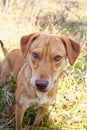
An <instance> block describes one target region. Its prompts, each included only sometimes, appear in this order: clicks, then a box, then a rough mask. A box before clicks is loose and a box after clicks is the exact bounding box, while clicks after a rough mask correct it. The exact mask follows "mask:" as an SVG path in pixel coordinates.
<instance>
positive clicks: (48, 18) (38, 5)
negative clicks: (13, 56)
mask: <svg viewBox="0 0 87 130" xmlns="http://www.w3.org/2000/svg"><path fill="white" fill-rule="evenodd" d="M32 32H41V33H45V34H53V35H61V34H63V35H66V36H68V37H71V38H73V39H75V40H77V41H78V42H79V43H80V44H81V54H80V56H79V58H78V59H77V61H76V63H75V65H74V66H70V65H69V64H68V66H67V67H66V68H65V70H64V72H63V74H62V76H61V78H60V81H59V89H58V94H57V97H56V100H55V103H54V104H52V106H50V108H49V112H48V114H47V115H46V117H45V118H44V121H43V122H42V124H41V126H40V127H39V128H36V130H87V0H0V40H2V41H3V43H4V44H5V46H6V48H7V49H8V50H9V51H11V50H12V49H15V48H20V38H21V37H22V36H23V35H26V34H30V33H32ZM3 59H4V55H3V52H2V50H1V48H0V61H2V60H3ZM0 86H1V87H0V130H14V129H15V116H14V115H15V103H14V95H15V90H14V88H13V86H16V85H15V83H14V82H13V80H12V79H10V80H9V81H8V82H7V83H5V84H0ZM35 113H36V111H35V110H33V108H30V109H29V110H28V111H27V112H26V118H24V121H23V125H24V126H25V124H27V126H29V121H30V122H31V123H32V121H33V120H34V115H35ZM33 114H34V115H33ZM29 116H30V117H31V120H30V119H29V118H28V117H29Z"/></svg>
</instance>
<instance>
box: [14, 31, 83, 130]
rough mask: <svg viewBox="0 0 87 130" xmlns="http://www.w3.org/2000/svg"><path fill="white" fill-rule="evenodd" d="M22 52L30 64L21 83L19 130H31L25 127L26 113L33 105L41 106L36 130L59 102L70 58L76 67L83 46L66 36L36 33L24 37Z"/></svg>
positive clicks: (17, 95) (35, 123)
mask: <svg viewBox="0 0 87 130" xmlns="http://www.w3.org/2000/svg"><path fill="white" fill-rule="evenodd" d="M21 50H22V52H23V55H24V57H25V59H26V62H25V64H24V65H23V67H22V69H21V70H20V72H19V76H18V81H17V91H16V130H28V129H27V128H22V119H23V115H24V112H25V110H26V109H27V108H28V107H30V106H31V105H33V104H34V105H37V107H38V113H37V115H36V118H35V121H34V123H33V127H32V129H33V128H34V126H36V125H39V124H40V122H41V121H42V119H43V117H44V115H45V113H46V111H47V108H48V106H49V105H50V104H51V103H52V101H53V100H54V99H55V96H56V93H57V81H58V78H59V76H60V74H61V72H62V71H63V68H64V67H65V66H66V62H67V58H68V60H69V62H70V64H71V65H73V64H74V62H75V60H76V58H77V57H78V55H79V53H80V45H79V44H78V43H77V42H76V41H73V40H72V39H70V38H67V37H66V36H62V37H58V36H52V35H40V34H39V33H34V34H31V35H27V36H24V37H22V39H21Z"/></svg>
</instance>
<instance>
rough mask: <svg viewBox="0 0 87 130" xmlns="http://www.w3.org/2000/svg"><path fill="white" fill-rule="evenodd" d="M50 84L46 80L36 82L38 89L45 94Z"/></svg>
mask: <svg viewBox="0 0 87 130" xmlns="http://www.w3.org/2000/svg"><path fill="white" fill-rule="evenodd" d="M48 83H49V82H48V81H47V80H45V79H38V80H36V87H37V89H38V90H39V91H42V92H44V91H46V87H47V85H48Z"/></svg>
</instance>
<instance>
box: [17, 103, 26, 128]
mask: <svg viewBox="0 0 87 130" xmlns="http://www.w3.org/2000/svg"><path fill="white" fill-rule="evenodd" d="M24 112H25V110H23V109H22V108H20V107H19V106H18V105H17V104H16V130H22V120H23V116H24Z"/></svg>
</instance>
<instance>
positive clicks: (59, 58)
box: [54, 55, 62, 61]
mask: <svg viewBox="0 0 87 130" xmlns="http://www.w3.org/2000/svg"><path fill="white" fill-rule="evenodd" d="M61 58H62V57H61V56H60V55H56V56H55V58H54V60H55V61H59V60H61Z"/></svg>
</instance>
